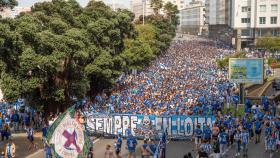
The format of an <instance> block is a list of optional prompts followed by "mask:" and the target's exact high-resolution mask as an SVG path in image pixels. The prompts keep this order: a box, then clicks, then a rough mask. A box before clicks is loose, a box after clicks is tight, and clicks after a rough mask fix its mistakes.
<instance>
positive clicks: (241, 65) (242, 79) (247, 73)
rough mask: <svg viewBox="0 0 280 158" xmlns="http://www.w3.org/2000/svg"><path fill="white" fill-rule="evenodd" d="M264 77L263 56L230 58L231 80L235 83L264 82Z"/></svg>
mask: <svg viewBox="0 0 280 158" xmlns="http://www.w3.org/2000/svg"><path fill="white" fill-rule="evenodd" d="M263 78H264V60H263V58H230V59H229V80H230V81H231V82H233V83H253V84H262V83H263Z"/></svg>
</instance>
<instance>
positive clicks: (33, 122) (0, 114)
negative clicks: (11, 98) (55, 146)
mask: <svg viewBox="0 0 280 158" xmlns="http://www.w3.org/2000/svg"><path fill="white" fill-rule="evenodd" d="M1 105H2V106H1V109H0V134H1V141H5V142H6V149H5V151H3V152H2V153H1V156H4V157H14V156H15V149H16V148H15V144H14V143H15V142H14V140H13V138H12V137H13V134H14V133H22V132H25V133H26V135H27V140H28V141H29V142H30V145H29V148H28V149H29V150H31V148H37V145H35V143H34V131H35V130H37V131H40V130H41V129H42V127H43V124H44V118H45V116H44V113H43V112H37V111H35V110H34V109H31V108H30V107H27V106H21V107H16V106H14V105H13V104H8V103H6V102H4V101H1ZM4 144H5V143H4Z"/></svg>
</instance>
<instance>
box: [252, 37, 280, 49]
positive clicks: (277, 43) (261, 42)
mask: <svg viewBox="0 0 280 158" xmlns="http://www.w3.org/2000/svg"><path fill="white" fill-rule="evenodd" d="M257 47H258V48H262V49H267V50H270V51H273V50H280V38H279V37H272V36H270V35H267V36H264V37H261V38H258V39H257Z"/></svg>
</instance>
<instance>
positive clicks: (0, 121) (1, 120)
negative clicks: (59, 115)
mask: <svg viewBox="0 0 280 158" xmlns="http://www.w3.org/2000/svg"><path fill="white" fill-rule="evenodd" d="M2 129H3V119H2V117H0V131H1V130H2Z"/></svg>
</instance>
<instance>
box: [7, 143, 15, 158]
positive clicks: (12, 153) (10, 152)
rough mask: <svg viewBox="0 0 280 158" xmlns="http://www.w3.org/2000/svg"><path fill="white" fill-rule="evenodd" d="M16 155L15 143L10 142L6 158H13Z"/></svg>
mask: <svg viewBox="0 0 280 158" xmlns="http://www.w3.org/2000/svg"><path fill="white" fill-rule="evenodd" d="M15 153H16V146H15V144H14V143H13V142H11V141H9V142H8V144H7V145H6V149H5V158H13V157H15Z"/></svg>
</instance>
